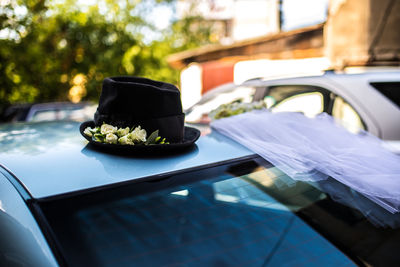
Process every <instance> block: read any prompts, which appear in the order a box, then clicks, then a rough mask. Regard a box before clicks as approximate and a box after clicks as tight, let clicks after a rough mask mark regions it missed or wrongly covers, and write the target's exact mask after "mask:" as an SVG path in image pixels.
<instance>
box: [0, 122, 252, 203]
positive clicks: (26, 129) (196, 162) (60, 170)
mask: <svg viewBox="0 0 400 267" xmlns="http://www.w3.org/2000/svg"><path fill="white" fill-rule="evenodd" d="M243 157H244V158H246V157H254V153H252V152H251V151H249V150H248V149H246V148H244V147H243V146H241V145H239V144H237V143H235V142H233V141H231V140H229V139H227V138H225V137H223V136H222V135H219V134H217V133H215V132H214V133H211V134H209V135H207V136H202V137H200V139H199V140H198V141H197V142H196V146H195V147H194V149H193V150H191V151H189V152H186V153H182V154H178V155H170V156H158V157H140V156H135V157H129V156H122V155H115V154H107V153H103V152H99V151H96V150H93V149H92V148H91V147H90V146H88V142H87V141H86V140H85V139H84V138H83V137H82V136H81V135H80V133H79V123H76V122H43V123H35V124H34V123H20V124H5V125H2V126H0V164H1V165H2V166H3V167H4V168H5V169H7V170H8V171H9V172H11V173H12V174H13V175H14V176H15V179H17V180H19V183H20V184H21V185H23V187H25V189H26V191H27V192H28V196H29V197H33V198H47V197H51V196H55V195H62V194H67V193H72V192H77V191H81V190H88V189H98V188H102V187H107V186H110V185H117V184H119V183H124V182H128V181H132V180H135V179H140V178H146V177H152V178H154V177H157V176H161V175H166V174H169V173H174V172H179V171H183V170H188V169H193V168H202V167H208V166H210V165H218V164H220V163H221V162H225V161H229V160H233V159H238V158H243Z"/></svg>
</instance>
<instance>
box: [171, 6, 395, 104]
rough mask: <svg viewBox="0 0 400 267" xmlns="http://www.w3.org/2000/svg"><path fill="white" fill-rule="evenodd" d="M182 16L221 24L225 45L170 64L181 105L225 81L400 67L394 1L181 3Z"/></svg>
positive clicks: (177, 57)
mask: <svg viewBox="0 0 400 267" xmlns="http://www.w3.org/2000/svg"><path fill="white" fill-rule="evenodd" d="M190 2H191V3H193V2H196V3H199V4H198V5H195V6H190ZM300 3H301V4H300ZM328 3H329V5H328ZM189 7H190V8H189ZM178 11H179V13H178V14H179V16H185V14H187V12H199V15H202V16H203V17H205V18H206V19H209V20H212V21H213V22H214V23H215V25H219V26H218V27H216V28H218V29H219V31H216V32H217V33H218V34H217V35H218V36H217V38H218V40H219V42H220V44H218V45H209V46H206V47H201V48H198V49H194V50H190V51H184V52H181V53H177V54H174V55H171V56H170V57H169V59H168V60H169V63H170V64H171V66H173V67H175V68H179V69H181V70H182V71H181V91H182V102H183V105H184V107H188V106H190V105H191V104H193V103H194V102H196V101H197V100H198V99H199V98H200V96H201V95H202V94H204V93H205V92H207V90H209V89H211V88H213V87H215V86H218V85H221V84H223V83H227V82H235V83H241V82H243V81H245V80H247V79H252V78H257V77H281V76H290V75H302V74H315V73H321V72H322V71H323V70H325V69H329V68H336V69H343V68H345V67H349V66H379V65H397V66H398V65H399V62H400V35H399V34H398V30H397V25H399V23H400V1H396V0H330V1H328V0H301V1H298V0H201V1H190V0H186V1H185V0H181V1H179V2H178ZM328 14H329V15H328Z"/></svg>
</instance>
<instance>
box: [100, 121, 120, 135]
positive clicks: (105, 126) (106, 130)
mask: <svg viewBox="0 0 400 267" xmlns="http://www.w3.org/2000/svg"><path fill="white" fill-rule="evenodd" d="M117 130H118V128H117V127H114V126H112V125H110V124H106V123H103V125H101V128H100V132H101V133H102V134H109V133H112V134H113V133H116V132H117Z"/></svg>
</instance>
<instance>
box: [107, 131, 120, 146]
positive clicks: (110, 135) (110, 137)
mask: <svg viewBox="0 0 400 267" xmlns="http://www.w3.org/2000/svg"><path fill="white" fill-rule="evenodd" d="M117 142H118V136H116V135H115V134H113V133H108V134H107V135H106V143H109V144H116V143H117Z"/></svg>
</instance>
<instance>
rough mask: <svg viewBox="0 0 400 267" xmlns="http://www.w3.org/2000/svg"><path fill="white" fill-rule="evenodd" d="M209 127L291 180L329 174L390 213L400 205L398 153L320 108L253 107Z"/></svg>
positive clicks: (309, 179) (314, 177)
mask: <svg viewBox="0 0 400 267" xmlns="http://www.w3.org/2000/svg"><path fill="white" fill-rule="evenodd" d="M211 127H212V128H213V129H215V130H217V131H218V132H220V133H222V134H224V135H226V136H228V137H230V138H232V139H234V140H235V141H237V142H238V143H240V144H242V145H244V146H246V147H247V148H249V149H250V150H252V151H254V152H256V153H257V154H259V155H260V156H262V157H263V158H265V159H266V160H267V161H269V162H271V163H272V164H274V165H275V166H276V167H278V168H279V169H281V170H282V171H283V172H285V173H286V174H287V175H289V176H290V177H292V178H293V179H295V180H302V181H312V182H318V181H321V180H325V179H327V178H328V177H329V176H330V177H332V178H334V179H336V180H337V181H339V182H340V183H343V184H344V185H347V186H349V187H350V188H352V189H353V190H355V191H357V192H359V193H361V194H363V195H364V196H365V197H367V198H369V199H371V200H372V201H374V202H375V203H377V204H378V205H380V206H381V207H383V208H385V209H386V210H388V211H389V212H391V213H395V212H399V211H400V156H398V155H396V154H394V153H392V152H390V151H388V150H386V149H385V148H383V146H382V143H381V140H380V139H378V138H376V137H374V136H372V135H370V134H368V133H366V132H360V133H359V134H352V133H350V132H348V131H347V130H346V129H345V128H343V127H342V126H340V125H338V124H337V123H336V122H335V120H334V119H333V118H332V117H331V116H329V115H327V114H321V115H319V116H317V117H316V118H308V117H305V116H304V115H303V114H301V113H293V112H282V113H271V112H269V111H268V110H261V111H252V112H248V113H244V114H240V115H237V116H233V117H229V118H224V119H220V120H215V121H213V122H212V123H211Z"/></svg>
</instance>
